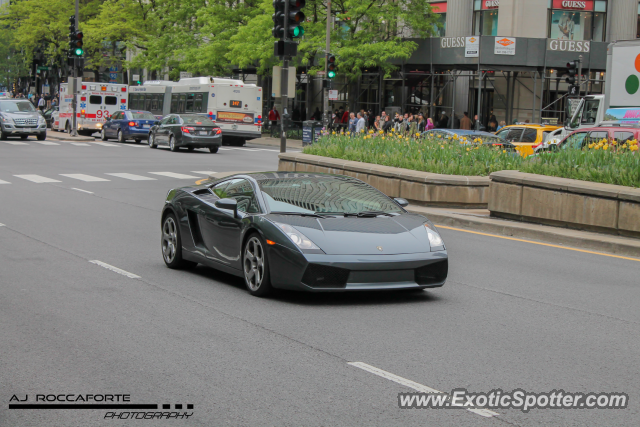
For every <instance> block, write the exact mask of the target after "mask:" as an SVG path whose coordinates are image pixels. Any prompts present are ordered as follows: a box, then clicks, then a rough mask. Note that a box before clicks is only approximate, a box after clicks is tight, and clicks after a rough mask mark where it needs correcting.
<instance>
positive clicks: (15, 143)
mask: <svg viewBox="0 0 640 427" xmlns="http://www.w3.org/2000/svg"><path fill="white" fill-rule="evenodd" d="M4 143H5V144H11V145H29V144H27V143H26V142H19V141H4Z"/></svg>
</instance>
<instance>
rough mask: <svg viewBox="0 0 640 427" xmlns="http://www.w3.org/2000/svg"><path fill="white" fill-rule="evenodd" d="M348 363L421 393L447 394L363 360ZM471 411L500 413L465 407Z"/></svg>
mask: <svg viewBox="0 0 640 427" xmlns="http://www.w3.org/2000/svg"><path fill="white" fill-rule="evenodd" d="M347 364H348V365H351V366H355V367H356V368H360V369H362V370H365V371H367V372H370V373H372V374H375V375H378V376H379V377H382V378H385V379H387V380H389V381H393V382H395V383H398V384H401V385H403V386H405V387H409V388H412V389H414V390H416V391H418V392H420V393H437V394H446V393H444V392H442V391H439V390H436V389H435V388H431V387H428V386H426V385H423V384H420V383H417V382H415V381H411V380H408V379H406V378H403V377H401V376H398V375H396V374H392V373H391V372H387V371H384V370H382V369H380V368H376V367H375V366H371V365H368V364H366V363H363V362H347ZM465 409H466V410H467V411H469V412H473V413H474V414H478V415H481V416H483V417H487V418H489V417H496V416H498V415H500V414H498V413H497V412H493V411H490V410H489V409H482V408H478V409H476V408H465Z"/></svg>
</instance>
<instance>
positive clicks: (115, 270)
mask: <svg viewBox="0 0 640 427" xmlns="http://www.w3.org/2000/svg"><path fill="white" fill-rule="evenodd" d="M89 262H90V263H92V264H96V265H99V266H100V267H104V268H106V269H107V270H111V271H113V272H114V273H118V274H122V275H123V276H127V277H128V278H130V279H141V277H140V276H138V275H137V274H133V273H129V272H128V271H125V270H123V269H121V268H118V267H114V266H113V265H111V264H107V263H106V262H102V261H98V260H97V259H94V260H92V261H89Z"/></svg>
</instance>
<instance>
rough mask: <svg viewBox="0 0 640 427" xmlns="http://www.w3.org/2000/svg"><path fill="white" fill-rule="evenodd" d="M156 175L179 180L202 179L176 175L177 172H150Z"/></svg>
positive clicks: (181, 174)
mask: <svg viewBox="0 0 640 427" xmlns="http://www.w3.org/2000/svg"><path fill="white" fill-rule="evenodd" d="M149 173H152V174H154V175H161V176H168V177H169V178H178V179H193V178H200V177H199V176H193V175H185V174H183V173H175V172H149Z"/></svg>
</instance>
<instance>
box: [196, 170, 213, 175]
mask: <svg viewBox="0 0 640 427" xmlns="http://www.w3.org/2000/svg"><path fill="white" fill-rule="evenodd" d="M191 173H199V174H202V175H211V174H212V173H215V172H214V171H191Z"/></svg>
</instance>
